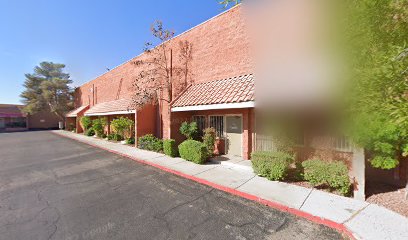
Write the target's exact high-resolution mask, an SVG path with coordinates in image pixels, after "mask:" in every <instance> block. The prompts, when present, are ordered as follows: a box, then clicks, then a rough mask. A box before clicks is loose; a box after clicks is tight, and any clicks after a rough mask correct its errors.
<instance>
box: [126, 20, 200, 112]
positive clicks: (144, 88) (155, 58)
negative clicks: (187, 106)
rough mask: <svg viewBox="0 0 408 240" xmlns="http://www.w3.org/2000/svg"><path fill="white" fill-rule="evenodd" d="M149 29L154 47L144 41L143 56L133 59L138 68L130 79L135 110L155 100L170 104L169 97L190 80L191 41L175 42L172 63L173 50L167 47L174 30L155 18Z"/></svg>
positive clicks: (153, 102)
mask: <svg viewBox="0 0 408 240" xmlns="http://www.w3.org/2000/svg"><path fill="white" fill-rule="evenodd" d="M150 30H151V32H152V35H153V37H154V38H155V40H157V41H158V44H157V45H156V46H154V45H153V44H152V43H150V42H148V43H146V44H145V49H144V52H145V58H144V59H139V60H136V61H134V62H133V64H134V65H135V66H137V67H140V68H141V69H142V70H141V71H140V72H139V74H138V75H137V76H136V78H135V79H134V81H133V88H134V95H133V98H132V100H133V101H132V102H133V105H134V106H135V107H136V108H137V109H139V108H142V107H143V106H144V105H146V104H151V103H152V104H155V103H157V102H158V101H165V102H167V103H170V102H171V101H172V99H173V96H174V95H176V94H177V93H179V92H180V91H182V90H183V89H184V88H185V87H186V86H187V85H188V83H189V82H191V72H190V71H189V68H190V62H191V59H192V44H190V43H189V42H188V41H183V42H182V41H180V42H179V48H180V52H179V55H178V59H179V61H178V63H179V64H178V66H176V65H175V64H174V61H173V49H172V48H171V47H170V40H171V39H172V38H173V36H174V32H173V31H171V30H167V29H164V27H163V23H162V22H161V21H156V22H155V23H154V24H153V25H152V26H151V28H150Z"/></svg>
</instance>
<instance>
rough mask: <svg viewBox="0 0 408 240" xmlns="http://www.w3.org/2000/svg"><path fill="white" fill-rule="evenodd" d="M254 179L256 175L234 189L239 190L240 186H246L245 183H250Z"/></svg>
mask: <svg viewBox="0 0 408 240" xmlns="http://www.w3.org/2000/svg"><path fill="white" fill-rule="evenodd" d="M255 177H256V175H254V176H252V177H251V178H250V179H248V180H246V181H245V182H244V183H242V184H241V185H239V186H238V187H236V188H235V189H238V188H240V187H241V186H242V185H244V184H246V183H247V182H249V181H251V180H252V179H254V178H255Z"/></svg>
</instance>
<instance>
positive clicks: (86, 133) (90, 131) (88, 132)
mask: <svg viewBox="0 0 408 240" xmlns="http://www.w3.org/2000/svg"><path fill="white" fill-rule="evenodd" d="M85 135H86V136H89V137H91V136H94V135H95V130H93V128H89V129H88V130H86V132H85Z"/></svg>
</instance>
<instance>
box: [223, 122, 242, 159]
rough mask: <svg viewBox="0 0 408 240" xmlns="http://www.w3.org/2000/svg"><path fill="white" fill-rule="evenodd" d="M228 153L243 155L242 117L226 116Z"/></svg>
mask: <svg viewBox="0 0 408 240" xmlns="http://www.w3.org/2000/svg"><path fill="white" fill-rule="evenodd" d="M225 122H226V125H227V126H226V133H227V144H226V145H227V146H226V147H227V154H228V155H231V156H239V157H241V156H242V117H241V116H226V118H225Z"/></svg>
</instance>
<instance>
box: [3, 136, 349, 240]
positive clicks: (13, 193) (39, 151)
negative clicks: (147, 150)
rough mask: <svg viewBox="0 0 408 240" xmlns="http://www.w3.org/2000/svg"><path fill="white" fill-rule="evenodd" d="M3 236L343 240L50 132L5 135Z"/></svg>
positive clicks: (298, 220) (285, 215) (308, 224)
mask: <svg viewBox="0 0 408 240" xmlns="http://www.w3.org/2000/svg"><path fill="white" fill-rule="evenodd" d="M0 239H7V240H10V239H72V240H74V239H313V240H317V239H342V236H341V235H340V234H339V233H337V232H336V231H334V230H332V229H330V228H327V227H325V226H321V225H317V224H314V223H312V222H309V221H307V220H305V219H301V218H298V217H295V216H293V215H290V214H288V213H284V212H280V211H277V210H274V209H272V208H269V207H266V206H263V205H260V204H257V203H254V202H251V201H248V200H246V199H242V198H239V197H236V196H232V195H229V194H227V193H224V192H221V191H218V190H215V189H212V188H210V187H208V186H204V185H201V184H198V183H196V182H193V181H190V180H187V179H183V178H180V177H178V176H175V175H172V174H169V173H166V172H163V171H161V170H158V169H155V168H153V167H150V166H146V165H143V164H139V163H136V162H134V161H131V160H129V159H126V158H123V157H121V156H118V155H115V154H112V153H109V152H106V151H103V150H101V149H98V148H94V147H91V146H88V145H85V144H81V143H79V142H75V141H73V140H70V139H66V138H63V137H61V136H57V135H55V134H53V133H51V132H47V131H38V132H20V133H0Z"/></svg>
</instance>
